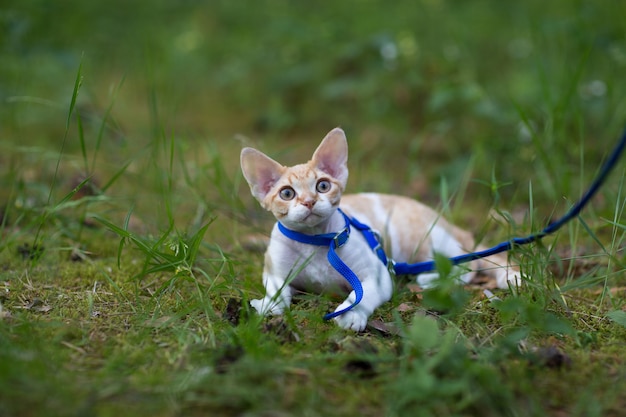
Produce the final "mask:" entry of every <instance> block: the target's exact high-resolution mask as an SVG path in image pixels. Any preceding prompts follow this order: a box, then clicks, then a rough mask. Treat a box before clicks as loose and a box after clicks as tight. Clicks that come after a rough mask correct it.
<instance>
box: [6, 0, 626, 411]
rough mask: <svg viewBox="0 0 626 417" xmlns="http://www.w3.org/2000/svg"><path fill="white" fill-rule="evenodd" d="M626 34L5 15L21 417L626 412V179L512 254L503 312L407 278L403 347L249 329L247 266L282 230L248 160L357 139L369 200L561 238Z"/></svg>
mask: <svg viewBox="0 0 626 417" xmlns="http://www.w3.org/2000/svg"><path fill="white" fill-rule="evenodd" d="M625 17H626V2H625V1H623V0H602V1H582V0H552V1H545V0H542V1H539V0H526V1H517V2H512V1H509V2H507V1H501V0H473V1H470V0H457V1H452V0H410V1H407V0H397V1H393V2H392V1H382V0H360V1H315V2H305V1H287V0H273V1H269V0H267V1H248V2H243V1H232V0H231V1H192V0H183V1H177V2H174V1H163V0H151V1H120V0H109V1H89V0H81V1H78V0H64V1H61V0H58V1H50V0H19V1H18V0H13V1H7V0H4V1H0V415H4V414H7V415H20V416H21V415H24V416H30V415H44V414H46V415H55V413H56V414H58V415H81V416H82V415H103V416H108V415H111V416H119V415H158V416H174V415H176V416H178V415H199V416H205V415H246V416H270V415H272V416H274V415H275V416H283V415H285V416H286V415H292V414H293V415H310V416H316V415H324V416H327V415H355V414H360V415H363V416H380V415H390V416H396V415H397V416H401V415H420V414H419V413H421V415H447V414H454V413H456V414H455V415H484V416H501V415H510V416H518V415H537V416H545V415H554V416H563V415H580V416H617V415H623V410H624V409H625V405H624V394H623V393H624V391H625V390H624V387H623V386H624V382H623V381H625V380H626V379H625V378H624V375H623V374H624V366H623V365H624V363H623V362H624V343H623V341H624V332H625V331H626V329H624V326H623V325H624V315H623V309H624V301H623V300H624V286H623V276H624V266H623V265H624V250H623V249H624V247H625V245H624V242H625V241H626V237H625V236H626V235H625V232H624V230H626V226H624V224H623V221H622V220H621V217H622V213H623V211H624V197H623V190H624V172H625V171H624V168H623V166H624V165H623V164H622V165H620V166H618V168H617V170H616V171H617V172H616V173H614V174H616V175H612V177H611V178H610V180H609V181H608V182H607V184H606V185H605V187H604V188H603V189H602V191H601V192H600V193H599V194H600V195H598V196H597V198H595V199H594V201H593V203H592V204H591V205H590V207H588V208H586V210H585V212H584V213H583V215H582V220H581V221H574V222H571V223H569V224H568V226H567V227H565V228H563V230H562V231H561V232H560V234H559V235H558V236H556V237H554V238H552V237H551V238H547V239H545V241H546V242H544V244H537V245H532V246H527V247H525V248H523V249H520V250H518V251H515V252H514V256H513V259H514V260H516V261H517V260H519V263H520V264H521V265H522V271H523V273H524V275H525V277H526V276H528V277H529V279H528V282H526V284H527V285H525V286H524V287H523V288H522V289H518V290H515V291H512V292H509V293H499V296H500V297H501V298H502V300H503V301H504V302H503V303H501V304H497V303H496V302H493V303H491V302H487V301H486V300H485V299H484V298H482V292H481V290H482V287H481V290H476V289H475V288H469V289H467V288H463V289H459V288H456V289H455V290H451V291H449V292H448V291H447V289H448V287H443V288H444V290H443V291H439V292H437V291H435V292H433V293H430V297H431V298H430V300H431V301H430V303H431V304H428V302H425V301H427V299H428V294H426V295H425V296H424V293H415V292H414V291H413V290H412V289H409V288H408V286H405V284H406V282H408V281H403V280H397V284H398V285H397V289H398V291H397V292H396V295H394V299H393V300H392V301H391V302H389V303H386V304H385V305H384V306H381V307H380V308H379V309H377V311H376V313H375V315H374V316H372V318H376V319H380V320H384V321H385V322H386V323H388V324H389V323H390V324H397V325H398V326H399V329H400V332H399V334H400V335H397V334H396V335H390V334H378V333H376V332H374V331H369V332H367V333H365V334H359V335H347V334H346V333H345V332H344V331H342V330H341V329H338V328H337V327H336V326H333V325H330V324H327V323H323V322H322V321H321V319H320V317H321V316H322V315H323V313H324V312H325V311H326V310H328V309H329V308H331V307H330V306H333V305H334V306H336V304H335V303H334V302H333V301H330V300H328V299H325V298H321V297H314V296H304V297H302V298H303V299H302V300H300V303H299V304H297V305H295V306H294V308H293V309H292V311H291V313H289V314H287V316H286V318H285V320H284V321H278V323H277V321H276V320H274V321H270V322H267V321H262V319H261V318H259V317H257V316H254V315H249V314H247V313H249V311H248V309H249V307H248V300H249V299H251V298H257V297H260V296H262V291H263V288H262V283H261V279H260V276H261V270H262V263H263V259H262V254H261V253H260V252H258V251H257V252H254V251H251V250H249V249H250V248H249V246H250V245H248V246H246V243H248V244H249V243H250V242H253V243H254V241H253V239H249V237H250V236H252V238H255V237H258V235H256V234H254V235H252V234H251V233H250V232H259V233H262V234H264V235H267V234H268V232H269V230H270V228H269V223H270V222H271V221H272V219H271V215H269V214H267V213H262V209H261V208H260V207H259V205H258V204H257V203H256V202H255V201H253V200H252V197H251V196H250V193H249V191H248V187H247V185H246V184H244V182H243V180H242V177H241V174H240V169H239V152H240V149H241V148H242V147H243V146H255V147H257V148H259V149H261V150H263V151H264V152H266V153H268V154H270V155H271V156H272V157H274V158H276V159H277V160H279V161H281V162H283V163H285V164H293V163H299V162H303V161H305V160H306V159H307V158H308V157H310V155H311V152H312V151H313V150H314V149H315V147H316V146H317V144H318V143H319V141H320V140H321V139H322V138H323V137H324V135H325V134H326V133H327V132H328V131H329V130H330V129H332V128H333V127H335V126H341V127H343V128H344V129H345V131H346V133H347V136H348V141H349V146H350V159H349V167H350V180H349V184H348V190H349V191H352V192H356V191H379V192H390V193H396V194H402V195H408V196H411V197H416V198H419V199H421V200H423V201H425V202H427V203H429V204H431V205H433V206H435V207H436V208H437V209H439V210H441V211H442V212H443V213H444V214H445V215H446V216H448V217H451V218H452V219H453V220H454V221H455V222H456V223H458V224H459V225H461V226H463V227H465V228H467V229H469V230H472V231H474V232H475V234H476V235H477V237H478V239H482V238H483V237H484V242H485V243H496V242H499V241H502V240H504V239H507V238H510V237H511V236H513V235H518V236H519V235H522V234H525V233H527V232H529V231H531V230H533V231H536V230H540V229H541V228H543V227H544V226H545V225H546V224H547V223H548V222H549V221H550V219H551V218H554V217H558V216H559V215H560V214H562V213H564V212H565V211H566V210H567V209H568V208H569V207H570V206H571V204H572V202H573V201H574V200H576V199H577V198H578V197H579V195H580V193H581V192H582V191H583V189H584V188H585V187H586V186H587V185H588V184H589V182H590V181H591V179H592V178H593V176H594V174H595V173H596V172H597V169H598V167H599V166H600V164H601V162H602V160H603V158H605V157H606V154H607V153H608V152H609V151H610V149H611V148H612V146H613V143H614V141H615V140H616V139H617V137H618V136H619V135H620V134H621V131H622V129H623V128H624V124H625V123H626V117H625V116H626V83H625V82H624V74H625V73H626V71H625V70H626V19H625ZM77 78H78V80H79V81H80V82H81V83H80V89H79V91H78V95H77V101H76V105H75V106H72V104H71V102H72V98H73V96H74V94H73V93H74V91H75V82H76V80H77ZM619 174H621V177H620V175H619ZM77 186H79V187H78V188H80V190H77ZM73 190H76V191H77V192H76V194H73ZM448 202H450V204H448ZM493 209H495V210H493ZM496 212H497V213H498V214H500V216H497V215H494V213H496ZM216 219H217V220H216ZM502 219H504V220H502ZM494 220H495V221H494ZM205 225H208V226H209V227H208V228H205ZM111 232H114V233H111ZM205 232H206V233H205ZM551 242H554V243H555V244H554V245H553V244H551ZM257 249H258V248H257ZM405 287H406V288H405ZM433 294H435V295H433ZM437 297H440V298H437ZM433 300H435V301H437V300H439V302H440V304H433ZM441 300H443V301H441ZM444 301H445V303H447V304H445V303H444ZM429 305H430V307H429ZM434 305H444V306H447V307H446V308H444V309H443V313H444V315H443V316H440V311H439V310H438V309H437V308H435V311H434V312H433V310H432V308H433V306H434ZM333 308H334V307H333ZM446 309H450V310H448V311H454V312H458V314H457V313H454V314H453V315H446V314H445V311H446ZM424 315H427V316H428V317H434V316H438V317H439V318H438V319H437V323H438V324H436V325H435V324H434V323H435V322H433V321H431V320H430V319H427V318H424V317H423V316H424ZM609 315H610V316H609ZM616 317H617V318H616ZM415 318H417V320H415ZM411 322H413V324H409V323H411ZM620 323H621V324H620ZM383 324H384V323H383ZM535 346H537V347H539V348H541V347H544V346H545V347H547V349H544V350H547V351H551V352H556V353H557V354H558V355H556V356H559V355H560V358H561V362H559V363H557V364H555V365H554V364H552V365H551V364H549V363H546V364H543V365H542V364H540V362H541V360H542V358H541V355H542V350H541V349H539V350H535V349H534V348H535ZM562 352H564V354H562ZM533 356H538V358H536V359H534V360H535V361H539V362H533V359H532V358H533ZM570 358H571V363H572V366H571V367H570V363H569V361H570ZM546 362H548V359H546ZM370 366H371V368H370ZM552 366H555V368H554V369H552ZM548 368H550V369H548ZM355 369H356V371H355ZM3 413H4V414H3Z"/></svg>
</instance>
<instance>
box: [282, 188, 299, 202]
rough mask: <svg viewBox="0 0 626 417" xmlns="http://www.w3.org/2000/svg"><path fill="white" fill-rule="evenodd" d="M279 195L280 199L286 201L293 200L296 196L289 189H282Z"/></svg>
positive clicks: (291, 189)
mask: <svg viewBox="0 0 626 417" xmlns="http://www.w3.org/2000/svg"><path fill="white" fill-rule="evenodd" d="M279 195H280V198H282V199H283V200H287V201H288V200H293V198H294V197H295V196H296V192H295V191H294V190H293V188H291V187H284V188H283V189H281V190H280V192H279Z"/></svg>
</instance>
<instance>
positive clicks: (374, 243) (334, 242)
mask: <svg viewBox="0 0 626 417" xmlns="http://www.w3.org/2000/svg"><path fill="white" fill-rule="evenodd" d="M624 147H626V131H625V132H624V133H623V135H622V138H621V139H620V141H619V143H618V144H617V146H616V147H615V149H613V152H612V153H611V154H610V156H609V158H608V159H607V160H606V162H605V163H604V165H603V166H602V169H601V170H600V172H599V173H598V176H597V177H596V178H595V180H594V181H593V182H592V183H591V186H590V187H589V189H587V191H586V192H585V194H583V196H582V197H581V199H580V200H578V202H577V203H576V204H575V205H574V206H572V207H571V208H570V209H569V211H568V212H567V213H566V214H565V215H564V216H563V217H561V218H560V219H558V220H557V221H555V222H553V223H551V224H550V225H548V226H547V227H546V228H544V229H543V230H542V231H540V232H537V233H533V234H531V235H529V236H526V237H521V238H519V237H518V238H514V239H511V240H508V241H506V242H502V243H500V244H498V245H496V246H494V247H492V248H489V249H486V250H483V251H478V252H472V253H467V254H465V255H460V256H455V257H453V258H450V262H451V263H452V264H453V265H459V264H463V263H466V262H470V261H473V260H476V259H481V258H485V257H487V256H491V255H495V254H498V253H501V252H506V251H508V250H511V249H512V248H514V247H516V246H521V245H527V244H529V243H532V242H534V241H536V240H540V239H542V238H544V237H545V236H547V235H549V234H552V233H554V232H556V231H557V230H559V229H560V228H561V227H562V226H563V225H564V224H566V223H567V222H569V221H570V220H572V219H573V218H574V217H577V216H578V215H579V214H580V212H581V211H582V209H583V208H584V207H585V206H586V205H587V203H589V200H591V198H592V197H593V196H594V195H595V194H596V193H597V192H598V190H599V189H600V187H601V186H602V184H603V183H604V181H605V180H606V178H607V177H608V175H609V173H610V172H611V170H612V169H613V167H614V166H615V164H616V163H617V161H618V159H619V157H620V156H621V154H622V152H623V150H624ZM337 210H338V211H339V213H341V215H342V216H343V218H344V220H345V226H344V228H343V229H341V230H340V231H339V232H337V233H325V234H321V235H307V234H304V233H300V232H296V231H294V230H290V229H288V228H286V227H285V226H284V225H283V224H282V223H280V222H278V229H279V230H280V231H281V232H282V233H283V234H284V235H285V236H287V237H288V238H290V239H292V240H295V241H296V242H300V243H305V244H308V245H315V246H327V247H328V248H329V249H328V256H327V258H328V262H329V263H330V265H331V266H332V267H333V268H335V270H337V272H339V273H340V274H341V275H342V276H343V277H344V278H345V279H346V281H348V283H349V284H350V285H351V286H352V289H353V290H354V293H355V295H356V299H355V300H354V302H353V303H352V305H350V306H348V307H346V308H344V309H343V310H339V311H335V312H333V313H328V314H326V315H325V316H324V320H330V319H332V318H334V317H337V316H339V315H341V314H343V313H345V312H347V311H350V310H351V309H353V308H354V307H355V306H356V305H357V304H359V303H360V302H361V299H362V298H363V286H362V285H361V281H360V280H359V278H358V277H357V276H356V274H355V273H354V272H353V271H352V270H351V269H350V268H349V267H348V266H347V265H346V264H345V263H344V262H343V261H342V260H341V258H340V257H339V255H337V249H338V248H341V247H342V246H343V245H345V244H346V242H347V241H348V238H349V237H350V226H353V227H354V228H355V229H357V230H358V231H360V232H361V233H362V234H363V237H364V238H365V240H366V241H367V243H368V244H369V246H370V248H372V251H374V252H375V253H376V255H378V258H379V259H380V261H381V262H382V263H383V264H384V265H385V266H387V267H389V264H390V263H391V266H392V267H393V268H390V269H391V270H392V271H393V272H394V273H395V274H396V275H418V274H421V273H423V272H429V271H434V270H435V269H436V265H435V261H426V262H419V263H415V264H409V263H395V262H393V261H389V260H388V258H387V256H386V255H385V251H384V249H383V247H382V244H381V240H380V237H379V236H378V234H377V233H376V232H374V231H373V230H372V229H371V228H370V227H369V226H367V225H365V224H363V223H361V222H359V221H358V220H357V219H355V218H354V217H349V216H347V215H346V214H345V213H344V212H343V211H341V209H337Z"/></svg>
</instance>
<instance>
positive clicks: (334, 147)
mask: <svg viewBox="0 0 626 417" xmlns="http://www.w3.org/2000/svg"><path fill="white" fill-rule="evenodd" d="M311 161H312V162H313V163H314V164H315V166H316V167H317V168H318V169H319V170H321V171H324V172H325V173H327V174H328V175H330V176H331V177H333V178H335V179H336V180H338V181H339V182H341V183H342V184H343V186H344V188H345V186H346V183H347V182H348V141H347V140H346V134H345V133H344V132H343V130H341V129H340V128H338V127H336V128H334V129H333V130H331V131H330V132H328V134H327V135H326V137H325V138H324V139H323V140H322V143H320V145H319V146H318V147H317V149H316V150H315V153H314V154H313V158H312V159H311Z"/></svg>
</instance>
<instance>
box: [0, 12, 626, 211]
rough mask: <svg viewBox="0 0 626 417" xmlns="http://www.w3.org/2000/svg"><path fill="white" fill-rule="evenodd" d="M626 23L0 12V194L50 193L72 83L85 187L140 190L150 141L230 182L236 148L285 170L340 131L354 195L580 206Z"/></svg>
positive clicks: (608, 19)
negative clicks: (4, 188)
mask: <svg viewBox="0 0 626 417" xmlns="http://www.w3.org/2000/svg"><path fill="white" fill-rule="evenodd" d="M623 16H626V3H624V2H622V1H617V0H615V1H603V2H594V1H566V0H559V1H551V2H546V1H524V2H502V1H493V0H491V1H488V0H475V1H445V0H423V1H396V2H392V3H390V2H383V1H375V0H367V1H366V0H363V1H345V2H330V1H321V2H295V1H282V0H277V1H258V2H236V1H206V2H200V1H179V2H169V1H161V0H157V1H137V2H122V1H108V2H85V1H71V0H69V1H63V2H48V1H32V0H29V1H19V2H17V1H14V2H8V3H6V2H5V3H4V5H3V6H2V8H1V10H0V25H1V28H2V34H3V35H2V37H0V54H1V55H0V61H1V62H2V64H1V65H0V103H1V113H0V137H1V139H2V145H1V148H2V149H1V150H2V153H1V154H0V163H1V164H2V168H0V169H2V172H0V175H2V174H4V175H3V178H4V179H5V182H6V181H15V180H16V179H24V178H28V180H29V181H31V182H32V183H36V182H37V180H38V179H41V178H43V179H49V176H50V174H51V172H53V171H54V169H55V167H56V159H55V155H56V153H58V152H59V149H60V147H61V143H62V138H63V132H64V129H65V119H66V117H67V109H68V106H69V101H70V98H71V95H72V89H73V85H74V81H75V78H76V74H77V70H78V67H79V65H80V64H81V63H82V66H83V68H82V76H83V84H82V88H81V90H80V94H79V98H78V105H77V108H76V111H77V112H79V113H80V116H81V118H82V119H83V126H82V129H84V140H85V142H86V146H87V148H88V149H89V150H93V149H94V147H96V145H94V144H95V143H96V142H98V139H97V138H98V135H100V136H101V138H102V139H101V144H100V143H98V145H97V148H98V152H97V155H96V156H97V158H96V157H95V158H94V166H91V167H83V168H82V170H83V171H85V170H94V171H97V172H94V175H95V178H98V176H100V177H107V174H103V173H102V172H105V173H106V172H109V173H110V172H117V170H119V169H120V167H121V166H123V164H124V163H126V161H128V160H129V158H130V159H132V160H133V163H132V164H131V166H130V167H129V169H128V173H129V174H133V173H134V174H135V175H136V176H137V177H141V175H140V174H141V172H145V171H144V167H145V165H146V164H148V163H147V162H146V163H145V164H144V165H142V164H141V163H139V162H138V161H139V160H140V159H141V155H143V154H142V152H144V154H145V153H146V152H147V154H149V155H150V156H154V152H148V151H146V149H148V148H149V147H150V146H151V144H154V143H155V141H157V140H159V139H160V138H168V139H169V138H175V139H176V140H177V141H178V142H179V143H180V144H181V145H180V149H179V151H180V152H182V154H183V155H184V158H187V159H188V160H190V161H191V160H193V159H197V163H198V164H199V165H198V166H201V165H202V163H204V162H205V161H206V159H207V158H210V157H208V156H206V150H205V148H203V147H205V146H211V147H212V148H211V149H212V150H213V152H214V153H215V155H219V157H220V158H221V162H222V164H223V165H224V169H225V172H226V174H227V175H229V176H235V175H238V174H236V172H237V169H238V155H237V154H238V151H239V149H240V148H241V147H242V146H244V145H250V144H251V145H255V146H258V147H260V148H262V149H263V150H264V151H266V152H268V153H271V154H272V155H274V156H276V157H277V158H278V159H280V158H281V156H285V155H287V156H286V160H285V163H294V162H299V161H301V160H302V158H304V157H306V156H308V155H309V154H310V152H311V151H312V150H313V149H314V147H315V145H316V144H317V142H318V141H319V140H320V139H321V138H322V137H323V135H324V134H325V133H326V132H327V131H328V130H330V129H331V128H332V127H334V126H342V127H343V128H344V129H345V130H346V132H347V134H348V138H349V141H350V144H351V159H350V162H351V169H352V171H351V172H352V180H351V182H350V185H349V189H350V190H351V191H362V190H369V191H382V192H395V193H399V194H407V195H411V196H415V197H419V198H422V199H425V200H427V202H430V203H437V202H438V201H439V197H438V194H439V192H440V181H441V178H445V179H446V181H447V183H449V184H451V187H452V189H453V190H454V189H456V188H458V187H459V185H460V184H462V183H463V182H464V181H467V180H468V178H472V179H473V180H476V181H475V182H471V183H470V184H469V192H471V193H472V195H475V196H476V198H474V200H486V201H488V202H487V203H486V205H487V206H488V205H489V204H491V202H492V200H493V192H494V189H498V187H500V185H501V184H509V183H511V184H513V185H508V186H504V187H502V188H501V189H498V192H499V194H502V195H504V196H505V197H506V198H507V199H511V198H515V197H519V200H517V201H522V204H527V199H528V195H527V191H528V190H527V188H528V185H527V184H528V181H531V180H534V181H535V182H536V183H535V184H534V185H535V187H534V191H535V192H537V193H538V194H537V195H538V197H544V198H548V199H551V200H555V199H559V198H561V197H562V196H568V197H570V198H575V197H576V196H577V195H578V193H579V192H580V189H581V183H582V182H584V181H586V180H588V178H589V177H590V176H591V175H592V174H593V172H594V170H595V169H596V167H597V165H598V164H599V162H600V160H601V158H602V156H603V155H605V154H606V152H607V151H608V148H610V146H611V144H612V142H613V141H614V140H615V137H616V136H617V135H618V134H619V132H620V129H621V128H622V125H623V123H624V120H625V119H626V118H625V117H624V115H625V113H626V102H625V97H626V94H625V93H626V91H625V90H626V87H625V85H624V82H623V74H624V70H625V68H626V42H625V33H626V21H625V20H624V19H623ZM71 122H72V124H71V126H70V131H69V136H68V140H67V144H66V147H65V148H64V152H65V153H66V154H67V155H79V154H80V153H79V152H80V146H81V145H80V141H79V140H77V137H78V134H79V133H78V129H77V127H76V126H75V125H76V123H75V120H72V121H71ZM103 126H104V127H103ZM101 130H103V132H100V131H101ZM164 146H165V145H164ZM35 150H36V151H35ZM47 152H50V153H49V154H48V153H47ZM46 155H47V156H46ZM203 155H204V156H203ZM96 162H97V164H98V166H97V168H96V167H95V163H96ZM16 164H21V165H20V166H24V165H27V166H29V169H27V170H20V172H19V173H18V174H16V171H18V170H16V169H15V166H16ZM581 164H582V165H581ZM69 165H70V166H71V167H72V168H70V169H67V170H66V171H65V178H71V177H72V175H79V174H74V171H76V172H78V171H81V168H80V165H81V163H80V162H75V163H74V166H72V164H69ZM9 167H12V168H9ZM98 172H100V174H98ZM579 172H580V173H581V174H578V173H579ZM7 173H12V175H7ZM572 173H576V178H575V181H572V178H571V174H572ZM14 174H15V175H14ZM129 177H130V175H129ZM62 178H63V176H62ZM68 181H69V180H68ZM101 181H106V180H102V179H101ZM129 181H130V180H129ZM44 183H45V181H44ZM120 183H121V182H120ZM5 185H6V184H5ZM207 186H208V187H210V185H207ZM42 187H43V188H46V186H45V184H42ZM136 187H142V185H141V181H140V179H137V183H135V185H134V186H130V187H129V188H128V190H127V191H126V194H129V195H135V194H136V191H137V188H136ZM117 188H118V189H121V188H123V187H122V185H118V187H117ZM61 191H63V190H61ZM66 191H67V190H65V192H66ZM466 199H467V198H466ZM511 205H512V203H511V204H510V203H507V207H509V208H510V207H511ZM552 209H553V205H552V204H550V207H548V209H547V211H548V212H550V211H551V210H552ZM154 221H155V222H158V220H154Z"/></svg>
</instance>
